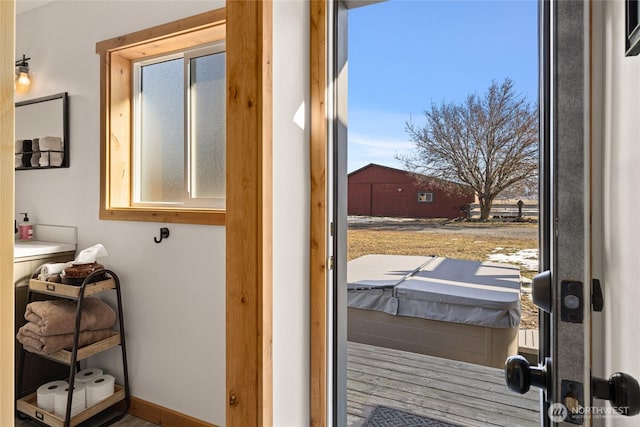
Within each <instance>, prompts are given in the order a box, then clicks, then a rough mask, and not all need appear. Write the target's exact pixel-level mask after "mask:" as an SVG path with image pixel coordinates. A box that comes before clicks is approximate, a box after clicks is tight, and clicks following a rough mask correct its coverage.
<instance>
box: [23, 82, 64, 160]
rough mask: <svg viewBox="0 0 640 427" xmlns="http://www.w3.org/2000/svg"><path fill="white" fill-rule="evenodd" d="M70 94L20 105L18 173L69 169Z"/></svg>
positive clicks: (33, 100) (52, 96) (46, 97)
mask: <svg viewBox="0 0 640 427" xmlns="http://www.w3.org/2000/svg"><path fill="white" fill-rule="evenodd" d="M68 110H69V102H68V95H67V92H63V93H59V94H56V95H51V96H45V97H42V98H36V99H30V100H27V101H21V102H16V119H15V123H16V153H15V168H16V170H25V169H49V168H68V167H69V111H68Z"/></svg>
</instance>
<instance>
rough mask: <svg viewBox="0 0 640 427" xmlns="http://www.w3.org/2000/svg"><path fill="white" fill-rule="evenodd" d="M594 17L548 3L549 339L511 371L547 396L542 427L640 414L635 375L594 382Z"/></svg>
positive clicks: (544, 94)
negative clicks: (531, 360)
mask: <svg viewBox="0 0 640 427" xmlns="http://www.w3.org/2000/svg"><path fill="white" fill-rule="evenodd" d="M589 13H590V7H589V3H588V2H584V3H583V2H577V1H552V2H540V25H541V27H540V29H541V31H540V33H541V43H540V46H541V49H540V52H541V58H540V59H541V61H540V63H541V96H540V111H541V120H540V129H541V162H540V163H541V183H542V185H541V192H540V194H541V200H540V206H541V215H540V217H541V227H540V229H541V240H540V241H541V244H540V246H541V248H542V250H541V260H542V261H541V264H542V265H541V267H542V268H541V269H542V270H543V273H540V274H539V275H538V276H536V278H535V279H534V284H533V287H534V289H533V296H534V302H536V304H537V305H538V306H539V307H540V308H541V309H542V310H543V311H544V312H545V313H544V314H542V319H541V328H540V330H541V331H543V329H544V328H545V325H548V326H546V328H547V331H548V334H547V336H543V337H541V341H540V342H541V346H540V358H541V360H540V361H539V365H538V366H537V367H530V366H529V364H528V363H527V362H526V360H524V359H523V358H521V357H519V356H515V357H512V358H509V360H508V361H507V363H506V367H505V370H506V377H507V383H508V385H509V388H511V389H512V390H514V391H516V392H520V393H526V392H527V391H528V390H529V388H530V386H536V387H539V388H540V389H541V390H542V391H541V402H542V405H543V407H542V409H543V410H542V411H541V424H542V425H552V424H555V423H558V424H559V425H567V426H569V425H591V424H592V422H593V420H594V419H595V418H596V417H592V416H591V415H595V414H598V415H603V414H606V413H607V411H609V412H611V411H617V413H618V414H623V415H629V416H631V415H635V414H637V413H638V412H640V401H639V398H640V388H639V387H638V383H637V381H636V380H635V379H633V378H632V377H630V376H628V375H625V374H621V373H616V374H614V375H612V376H611V377H610V378H608V379H600V378H594V377H592V376H591V354H590V348H591V313H592V312H593V311H594V310H595V311H597V310H598V309H600V310H601V309H602V296H601V293H599V284H598V282H597V280H594V278H593V277H592V271H591V264H590V262H591V258H592V253H591V252H592V247H591V244H592V239H591V229H590V227H591V208H592V206H591V201H590V194H591V170H590V165H591V159H590V154H591V140H590V122H589V117H590V114H589V113H590V112H589V106H590V93H589V90H590V76H589V73H590V68H589V65H590V64H589V49H590V40H589V36H590V32H589V25H590V16H589ZM543 334H544V333H543ZM607 400H608V401H610V404H606V403H605V401H607ZM599 418H602V417H599ZM594 423H595V422H594Z"/></svg>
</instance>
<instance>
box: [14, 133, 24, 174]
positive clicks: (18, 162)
mask: <svg viewBox="0 0 640 427" xmlns="http://www.w3.org/2000/svg"><path fill="white" fill-rule="evenodd" d="M15 150H16V162H15V164H16V166H15V167H17V168H21V167H22V166H24V165H23V164H22V140H21V139H16V147H15Z"/></svg>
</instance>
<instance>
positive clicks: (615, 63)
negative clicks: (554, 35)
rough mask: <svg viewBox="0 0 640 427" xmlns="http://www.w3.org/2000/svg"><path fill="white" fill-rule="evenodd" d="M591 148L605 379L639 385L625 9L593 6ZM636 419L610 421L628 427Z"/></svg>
mask: <svg viewBox="0 0 640 427" xmlns="http://www.w3.org/2000/svg"><path fill="white" fill-rule="evenodd" d="M593 12H594V16H593V26H594V28H593V32H592V36H593V39H594V51H593V64H594V73H593V80H592V85H593V88H594V95H595V96H596V97H595V98H594V100H593V109H594V144H596V145H597V147H596V152H601V153H602V155H601V157H599V158H595V159H594V161H595V163H596V165H595V166H596V171H597V170H598V169H601V172H602V176H603V180H602V182H601V183H599V182H596V191H597V193H598V194H597V196H598V197H597V198H596V199H598V198H600V199H601V200H602V213H601V217H602V223H601V224H597V225H596V226H601V227H602V235H603V239H602V240H603V241H602V242H595V244H596V246H599V245H600V246H601V247H600V248H598V249H600V250H601V257H602V258H601V259H600V260H598V263H601V264H602V268H603V274H604V275H603V277H602V279H603V288H604V289H603V290H604V299H605V308H604V312H603V314H604V316H605V332H604V356H605V364H604V365H605V366H604V372H603V374H604V376H606V377H608V376H609V375H611V374H612V373H614V372H626V373H628V374H630V375H632V376H633V377H635V378H636V379H640V365H639V364H638V353H639V352H640V323H639V322H638V306H639V305H640V283H639V282H640V280H639V279H638V277H639V275H638V259H640V245H639V244H638V242H639V241H640V229H638V226H637V222H638V209H640V197H638V196H639V194H638V183H639V182H640V144H639V141H638V135H640V121H639V120H638V112H639V111H640V57H629V58H627V57H625V56H624V2H621V1H611V2H594V3H593ZM637 424H638V417H637V416H636V417H634V418H623V417H615V418H612V417H610V418H609V419H607V425H615V426H632V425H637Z"/></svg>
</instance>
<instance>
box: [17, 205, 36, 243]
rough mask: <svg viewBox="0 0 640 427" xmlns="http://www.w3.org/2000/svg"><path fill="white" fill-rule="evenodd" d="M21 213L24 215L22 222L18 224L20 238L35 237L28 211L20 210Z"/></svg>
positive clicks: (29, 238) (28, 238)
mask: <svg viewBox="0 0 640 427" xmlns="http://www.w3.org/2000/svg"><path fill="white" fill-rule="evenodd" d="M20 215H24V218H23V219H22V222H21V223H20V225H19V226H18V232H19V236H20V240H31V239H32V238H33V226H32V225H31V223H30V222H29V217H28V216H27V213H26V212H20Z"/></svg>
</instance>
